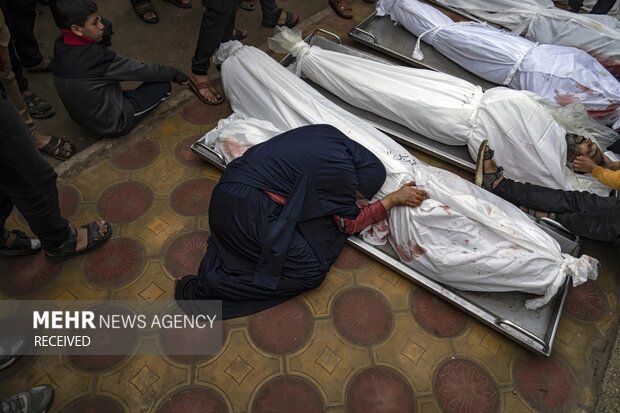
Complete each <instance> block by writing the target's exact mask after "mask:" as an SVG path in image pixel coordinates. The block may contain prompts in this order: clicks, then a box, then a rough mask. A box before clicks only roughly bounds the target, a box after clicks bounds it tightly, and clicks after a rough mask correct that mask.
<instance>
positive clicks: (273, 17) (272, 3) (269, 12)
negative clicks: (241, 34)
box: [260, 0, 280, 25]
mask: <svg viewBox="0 0 620 413" xmlns="http://www.w3.org/2000/svg"><path fill="white" fill-rule="evenodd" d="M260 7H261V11H262V12H263V24H266V25H270V24H271V23H273V24H275V23H277V21H278V19H279V18H280V13H279V12H280V9H279V8H278V4H277V3H276V0H260Z"/></svg>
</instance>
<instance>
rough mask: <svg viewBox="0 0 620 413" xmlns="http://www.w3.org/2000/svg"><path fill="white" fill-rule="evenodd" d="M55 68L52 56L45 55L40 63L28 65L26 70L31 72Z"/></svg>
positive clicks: (41, 71)
mask: <svg viewBox="0 0 620 413" xmlns="http://www.w3.org/2000/svg"><path fill="white" fill-rule="evenodd" d="M53 68H54V62H53V60H52V58H50V57H44V58H43V59H41V62H40V63H39V64H38V65H35V66H30V67H27V68H26V70H27V71H29V72H30V73H44V72H51V71H52V69H53Z"/></svg>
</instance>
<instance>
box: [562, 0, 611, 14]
mask: <svg viewBox="0 0 620 413" xmlns="http://www.w3.org/2000/svg"><path fill="white" fill-rule="evenodd" d="M615 2H616V0H598V1H597V2H596V4H595V5H594V7H592V10H591V11H590V14H607V13H609V10H611V8H612V7H613V6H614V3H615ZM568 4H569V5H570V10H571V11H573V12H575V13H579V10H580V9H581V6H583V0H568Z"/></svg>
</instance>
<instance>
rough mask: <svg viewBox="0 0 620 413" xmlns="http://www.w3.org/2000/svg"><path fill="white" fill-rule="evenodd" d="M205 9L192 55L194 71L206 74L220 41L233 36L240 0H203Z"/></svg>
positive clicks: (222, 41) (197, 73)
mask: <svg viewBox="0 0 620 413" xmlns="http://www.w3.org/2000/svg"><path fill="white" fill-rule="evenodd" d="M202 4H203V6H204V11H203V13H202V21H201V22H200V32H199V33H198V41H197V43H196V51H195V52H194V57H192V73H194V74H195V75H199V76H205V75H206V74H207V71H208V70H209V60H210V59H211V56H213V53H215V50H217V48H218V47H219V45H220V43H224V42H227V41H229V40H230V39H231V38H232V35H233V30H234V28H235V18H236V15H237V5H238V1H235V0H203V2H202Z"/></svg>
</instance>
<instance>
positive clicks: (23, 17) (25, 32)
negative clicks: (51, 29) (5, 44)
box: [5, 0, 49, 68]
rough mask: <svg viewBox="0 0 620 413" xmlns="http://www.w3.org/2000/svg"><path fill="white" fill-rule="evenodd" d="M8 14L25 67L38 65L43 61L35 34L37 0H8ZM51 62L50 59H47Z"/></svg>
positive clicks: (18, 52) (10, 26)
mask: <svg viewBox="0 0 620 413" xmlns="http://www.w3.org/2000/svg"><path fill="white" fill-rule="evenodd" d="M6 5H7V12H8V15H5V18H6V20H7V24H8V26H9V30H10V31H11V35H12V37H13V40H14V41H15V48H16V49H17V54H18V55H19V58H20V59H21V61H22V64H23V65H24V67H28V68H31V67H37V66H38V65H40V64H42V62H43V60H44V59H43V55H42V54H41V51H40V50H39V43H38V42H37V39H36V38H35V36H34V23H35V19H36V9H37V2H36V0H6ZM47 63H49V61H47Z"/></svg>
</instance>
